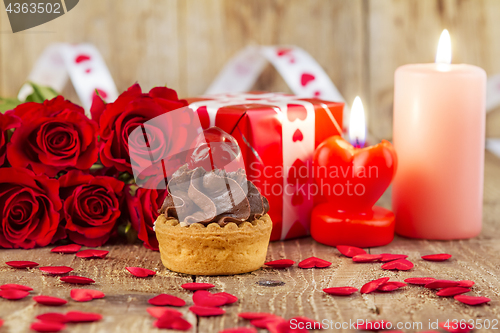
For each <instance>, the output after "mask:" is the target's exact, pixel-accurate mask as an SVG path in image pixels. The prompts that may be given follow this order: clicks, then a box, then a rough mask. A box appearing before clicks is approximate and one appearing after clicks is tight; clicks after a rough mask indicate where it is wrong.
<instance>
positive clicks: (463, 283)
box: [0, 280, 476, 288]
mask: <svg viewBox="0 0 500 333" xmlns="http://www.w3.org/2000/svg"><path fill="white" fill-rule="evenodd" d="M475 284H476V283H475V282H474V281H471V280H462V281H458V286H459V287H464V288H470V287H472V286H473V285H475ZM0 288H1V287H0Z"/></svg>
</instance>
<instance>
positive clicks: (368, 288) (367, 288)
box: [360, 277, 389, 294]
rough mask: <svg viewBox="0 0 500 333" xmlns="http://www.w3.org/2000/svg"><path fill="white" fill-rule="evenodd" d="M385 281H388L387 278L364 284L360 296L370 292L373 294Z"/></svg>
mask: <svg viewBox="0 0 500 333" xmlns="http://www.w3.org/2000/svg"><path fill="white" fill-rule="evenodd" d="M387 281H389V278H388V277H383V278H380V279H376V280H373V281H370V282H368V283H366V284H365V285H363V287H361V290H360V292H361V293H362V294H369V293H371V292H374V291H375V290H377V289H378V287H380V286H381V285H383V284H384V283H386V282H387Z"/></svg>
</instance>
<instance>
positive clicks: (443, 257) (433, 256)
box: [422, 253, 451, 261]
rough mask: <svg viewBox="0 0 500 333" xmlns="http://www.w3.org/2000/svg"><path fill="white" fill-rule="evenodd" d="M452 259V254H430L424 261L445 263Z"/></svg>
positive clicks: (423, 257)
mask: <svg viewBox="0 0 500 333" xmlns="http://www.w3.org/2000/svg"><path fill="white" fill-rule="evenodd" d="M450 258H451V254H447V253H440V254H429V255H427V256H422V259H424V260H427V261H445V260H448V259H450Z"/></svg>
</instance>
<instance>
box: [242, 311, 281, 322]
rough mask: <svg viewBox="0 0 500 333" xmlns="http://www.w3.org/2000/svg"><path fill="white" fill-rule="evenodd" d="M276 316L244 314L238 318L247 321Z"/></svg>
mask: <svg viewBox="0 0 500 333" xmlns="http://www.w3.org/2000/svg"><path fill="white" fill-rule="evenodd" d="M274 316H275V315H274V314H272V313H268V312H242V313H239V314H238V317H240V318H243V319H246V320H257V319H263V318H266V317H274Z"/></svg>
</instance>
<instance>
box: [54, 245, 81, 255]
mask: <svg viewBox="0 0 500 333" xmlns="http://www.w3.org/2000/svg"><path fill="white" fill-rule="evenodd" d="M81 248H82V246H81V245H78V244H69V245H62V246H57V247H55V248H53V249H52V250H50V252H55V253H64V254H70V253H77V252H78V251H80V249H81Z"/></svg>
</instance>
